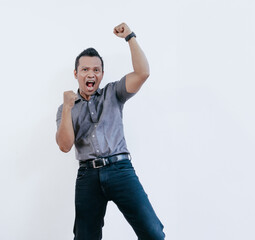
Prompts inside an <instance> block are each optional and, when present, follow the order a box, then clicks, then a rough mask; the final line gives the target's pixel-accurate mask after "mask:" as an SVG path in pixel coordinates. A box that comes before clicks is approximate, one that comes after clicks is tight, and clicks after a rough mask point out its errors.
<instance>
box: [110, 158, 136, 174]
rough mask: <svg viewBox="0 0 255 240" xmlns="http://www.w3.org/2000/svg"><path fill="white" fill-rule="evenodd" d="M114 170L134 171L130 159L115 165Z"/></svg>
mask: <svg viewBox="0 0 255 240" xmlns="http://www.w3.org/2000/svg"><path fill="white" fill-rule="evenodd" d="M113 168H114V169H116V170H118V171H128V170H133V169H134V168H133V166H132V163H131V161H130V160H128V159H127V160H122V161H118V162H115V163H113Z"/></svg>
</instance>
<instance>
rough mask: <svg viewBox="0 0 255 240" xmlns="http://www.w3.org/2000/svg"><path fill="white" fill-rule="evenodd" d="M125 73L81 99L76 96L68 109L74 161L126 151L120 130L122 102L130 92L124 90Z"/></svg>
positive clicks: (58, 117) (59, 115)
mask: <svg viewBox="0 0 255 240" xmlns="http://www.w3.org/2000/svg"><path fill="white" fill-rule="evenodd" d="M125 83H126V76H124V77H123V78H122V79H121V80H120V81H116V82H112V83H108V84H107V85H106V86H105V87H104V88H103V89H100V88H99V89H97V91H96V92H95V93H94V94H93V95H92V96H91V98H90V100H89V101H87V100H85V99H84V98H83V97H82V96H81V95H80V94H79V91H78V93H77V95H78V99H77V100H76V101H75V105H74V106H73V108H72V122H73V129H74V134H75V142H74V144H75V155H76V159H77V160H90V159H95V158H98V157H106V156H111V155H115V154H119V153H129V151H128V149H127V145H126V140H125V137H124V131H123V122H122V110H123V106H124V103H125V102H126V101H127V100H128V99H129V98H130V97H132V96H133V95H134V93H128V92H127V90H126V84H125ZM62 108H63V104H62V105H60V107H59V108H58V112H57V128H59V125H60V122H61V115H62Z"/></svg>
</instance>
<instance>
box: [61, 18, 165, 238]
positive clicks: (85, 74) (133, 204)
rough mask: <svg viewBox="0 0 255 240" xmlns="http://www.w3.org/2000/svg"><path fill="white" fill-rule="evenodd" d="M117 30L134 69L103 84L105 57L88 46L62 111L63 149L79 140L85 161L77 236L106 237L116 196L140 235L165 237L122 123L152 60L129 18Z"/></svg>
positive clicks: (78, 188)
mask: <svg viewBox="0 0 255 240" xmlns="http://www.w3.org/2000/svg"><path fill="white" fill-rule="evenodd" d="M114 34H115V35H117V36H118V37H120V38H125V40H126V41H127V42H128V44H129V47H130V51H131V56H132V64H133V69H134V71H133V72H131V73H129V74H127V75H126V76H124V77H123V78H122V79H121V80H120V81H117V82H112V83H109V84H107V85H106V86H105V88H103V89H100V88H99V85H100V83H101V80H102V78H103V75H104V66H103V60H102V58H101V56H100V55H99V54H98V52H97V51H96V50H95V49H93V48H89V49H86V50H84V51H83V52H82V53H81V54H80V55H79V56H78V57H77V58H76V62H75V70H74V76H75V78H76V79H77V80H78V83H79V89H78V92H77V94H75V93H74V92H72V91H67V92H64V103H63V104H62V105H61V106H60V107H59V109H58V113H57V126H58V130H57V133H56V141H57V144H58V145H59V148H60V150H61V151H63V152H68V151H70V149H71V148H72V146H73V144H75V150H76V152H75V153H76V158H77V160H79V163H80V168H79V170H78V174H77V179H76V188H75V212H76V216H75V224H74V235H75V237H74V239H75V240H98V239H102V227H103V225H104V215H105V211H106V206H107V202H108V201H113V202H114V203H115V204H116V205H117V206H118V208H119V209H120V211H121V212H122V213H123V215H124V217H125V218H126V219H127V221H128V222H129V223H130V225H131V226H132V227H133V229H134V231H135V233H136V235H137V236H138V239H141V240H162V239H164V238H165V234H164V233H163V225H162V224H161V222H160V221H159V219H158V218H157V216H156V214H155V212H154V210H153V208H152V206H151V204H150V202H149V200H148V197H147V194H146V193H145V192H144V189H143V187H142V185H141V183H140V182H139V180H138V177H137V176H136V173H135V171H134V169H133V166H132V164H131V159H130V155H129V151H128V149H127V146H126V142H125V138H124V133H123V124H122V109H123V106H124V103H125V102H126V101H127V100H128V99H129V98H130V97H132V96H133V95H134V94H135V93H136V92H137V91H138V90H139V89H140V87H141V86H142V85H143V83H144V82H145V80H146V79H147V78H148V76H149V65H148V62H147V59H146V57H145V55H144V53H143V51H142V50H141V48H140V46H139V45H138V43H137V41H136V36H135V34H134V33H133V32H132V31H131V30H130V28H129V27H128V26H127V25H126V24H125V23H122V24H120V25H118V26H117V27H115V28H114Z"/></svg>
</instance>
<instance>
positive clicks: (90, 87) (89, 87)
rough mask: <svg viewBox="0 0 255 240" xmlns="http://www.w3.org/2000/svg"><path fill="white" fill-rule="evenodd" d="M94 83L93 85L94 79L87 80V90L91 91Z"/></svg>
mask: <svg viewBox="0 0 255 240" xmlns="http://www.w3.org/2000/svg"><path fill="white" fill-rule="evenodd" d="M94 85H95V81H94V80H89V81H87V82H86V86H87V89H88V90H89V91H93V89H94Z"/></svg>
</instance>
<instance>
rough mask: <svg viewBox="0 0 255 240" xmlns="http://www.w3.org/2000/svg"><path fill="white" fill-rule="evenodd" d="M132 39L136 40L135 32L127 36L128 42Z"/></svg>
mask: <svg viewBox="0 0 255 240" xmlns="http://www.w3.org/2000/svg"><path fill="white" fill-rule="evenodd" d="M132 37H135V38H136V35H135V33H134V32H131V33H130V34H129V35H127V36H126V37H125V40H126V41H127V42H128V41H129V40H130V39H131V38H132Z"/></svg>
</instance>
